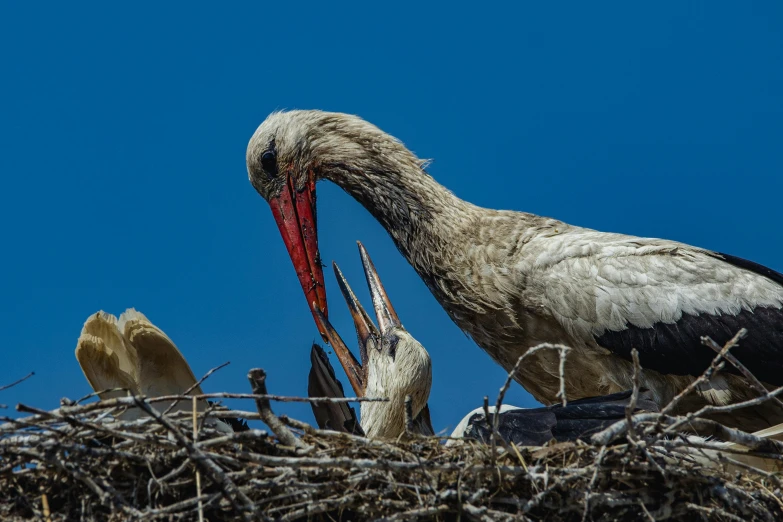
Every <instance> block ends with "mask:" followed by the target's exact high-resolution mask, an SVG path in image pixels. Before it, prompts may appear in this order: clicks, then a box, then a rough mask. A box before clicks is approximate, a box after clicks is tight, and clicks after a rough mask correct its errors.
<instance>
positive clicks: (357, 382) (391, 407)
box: [308, 243, 434, 439]
mask: <svg viewBox="0 0 783 522" xmlns="http://www.w3.org/2000/svg"><path fill="white" fill-rule="evenodd" d="M359 253H360V255H361V259H362V266H363V267H364V275H365V277H366V278H367V285H368V286H369V289H370V295H371V296H372V303H373V308H374V310H375V316H376V318H377V320H378V326H377V327H376V326H375V324H374V323H373V322H372V319H370V316H369V315H368V314H367V312H366V311H365V310H364V307H362V305H361V303H360V302H359V300H358V299H357V298H356V295H355V294H354V293H353V290H351V287H350V286H349V285H348V282H347V281H346V280H345V277H343V274H342V272H341V271H340V268H339V267H338V266H337V264H333V267H334V273H335V276H336V277H337V282H338V284H339V286H340V290H341V291H342V294H343V297H344V298H345V302H346V303H347V304H348V309H349V310H350V312H351V316H352V318H353V321H354V326H355V327H356V334H357V337H358V340H359V353H360V358H361V363H359V362H358V361H357V360H356V358H355V357H354V356H353V354H352V353H351V351H350V350H349V349H348V348H347V347H346V345H345V343H344V342H343V340H342V338H341V337H340V335H339V334H338V333H337V331H336V330H335V329H334V327H333V326H332V324H331V323H330V322H329V320H328V319H327V318H326V316H325V315H324V314H323V313H322V312H321V311H320V310H319V309H318V308H317V307H314V314H315V317H316V320H317V321H318V323H319V325H320V327H321V329H322V331H323V332H324V333H325V335H326V338H327V339H328V340H329V343H330V344H331V345H332V347H333V348H334V351H335V354H336V355H337V358H338V359H339V360H340V363H341V364H342V366H343V368H344V369H345V371H346V374H347V376H348V380H349V382H350V383H351V387H352V388H353V390H354V393H356V395H357V396H358V397H368V398H387V399H388V401H387V402H362V403H361V428H362V430H363V431H364V433H365V434H366V435H367V437H370V438H384V439H394V438H397V437H399V436H401V435H403V434H404V433H405V427H406V426H405V421H406V419H405V398H406V397H407V396H410V397H411V402H412V405H411V406H412V407H411V410H412V411H411V414H412V418H413V425H414V432H415V433H417V434H419V435H433V434H434V431H433V429H432V424H431V423H430V417H429V409H428V407H427V399H428V398H429V395H430V387H431V385H432V364H431V362H430V356H429V354H428V353H427V350H425V349H424V347H423V346H422V345H421V343H419V341H417V340H416V339H415V338H414V337H413V336H412V335H411V334H409V333H408V332H407V331H406V330H405V328H404V327H403V326H402V323H401V322H400V319H399V317H398V316H397V313H396V312H395V311H394V307H393V306H392V304H391V301H390V300H389V297H388V295H387V294H386V291H385V289H384V288H383V285H382V284H381V280H380V278H379V277H378V274H377V272H376V271H375V266H374V265H373V263H372V260H371V259H370V256H369V255H368V254H367V251H366V250H365V248H364V246H363V245H362V244H361V243H359ZM318 349H319V348H318V347H317V345H315V347H314V351H313V370H311V372H310V386H309V390H308V391H309V393H310V395H311V396H321V397H323V396H333V397H334V396H339V395H342V386H341V385H339V383H337V384H336V385H335V384H329V385H324V383H333V382H335V381H336V379H335V378H334V372H333V370H331V366H329V362H328V360H326V361H325V363H324V358H323V357H321V356H319V352H318ZM321 353H322V352H321ZM338 388H339V391H338ZM313 412H314V414H315V416H316V419H317V420H318V421H319V425H321V426H324V425H325V424H327V422H328V421H327V420H326V419H337V420H333V421H331V424H330V427H332V428H333V429H334V428H337V429H344V430H345V431H355V430H352V429H350V426H351V423H352V422H353V421H354V420H355V417H354V418H352V417H351V413H350V411H349V408H347V406H342V407H337V406H334V405H315V404H314V405H313ZM327 425H329V424H327Z"/></svg>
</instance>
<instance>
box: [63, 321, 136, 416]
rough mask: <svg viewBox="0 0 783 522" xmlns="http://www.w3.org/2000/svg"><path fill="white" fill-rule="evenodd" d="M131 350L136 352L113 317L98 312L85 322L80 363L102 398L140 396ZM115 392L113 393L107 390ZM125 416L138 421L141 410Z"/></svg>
mask: <svg viewBox="0 0 783 522" xmlns="http://www.w3.org/2000/svg"><path fill="white" fill-rule="evenodd" d="M129 350H130V351H132V348H131V347H130V346H129V345H128V344H127V342H125V340H124V339H123V338H122V336H121V335H120V332H119V331H118V330H117V318H116V317H114V316H113V315H111V314H107V313H104V312H98V313H97V314H94V315H91V316H90V317H89V318H88V319H87V321H86V322H85V323H84V328H82V333H81V335H79V340H78V341H77V343H76V360H77V361H78V362H79V366H81V369H82V372H84V376H85V377H86V378H87V382H89V383H90V386H91V387H92V389H93V390H94V391H96V392H99V393H98V395H99V396H100V398H101V399H103V400H106V399H112V398H116V397H125V396H127V395H128V391H129V392H130V393H133V394H138V393H139V391H138V388H137V386H136V381H135V379H134V378H133V375H132V373H133V367H132V365H131V359H132V358H133V354H132V353H129ZM118 388H123V389H124V390H127V391H124V390H121V389H118ZM112 389H113V391H108V392H105V391H103V390H112ZM122 417H123V418H126V419H127V418H136V417H138V411H136V410H135V409H131V410H128V411H127V412H125V413H124V414H123V415H122Z"/></svg>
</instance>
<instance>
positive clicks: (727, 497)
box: [0, 334, 783, 522]
mask: <svg viewBox="0 0 783 522" xmlns="http://www.w3.org/2000/svg"><path fill="white" fill-rule="evenodd" d="M740 337H741V335H740V334H738V336H737V337H735V339H732V341H730V342H729V343H727V344H726V346H724V347H723V348H721V347H718V346H717V345H716V346H714V347H713V348H714V349H715V351H716V352H718V355H717V356H716V358H715V360H714V361H713V365H711V367H710V368H709V369H708V370H707V371H706V372H705V374H704V375H703V376H702V377H701V378H699V379H698V380H697V381H695V383H694V384H693V385H692V386H694V387H695V386H696V385H698V383H699V382H701V381H703V380H704V379H708V378H709V376H710V375H711V374H712V372H713V371H719V370H720V369H721V368H722V364H723V362H722V360H723V359H724V358H726V357H727V353H728V351H729V349H730V348H731V346H733V345H734V344H735V343H736V340H737V339H738V338H740ZM710 342H711V341H710ZM554 348H555V349H558V350H560V351H561V352H563V350H562V348H559V347H557V346H556V347H554ZM634 360H635V362H636V365H637V366H638V359H637V358H636V357H634ZM732 363H733V361H732ZM637 377H638V372H637V371H635V373H634V391H633V393H634V395H633V400H632V403H633V404H635V400H636V397H637V396H638V393H639V387H638V379H637ZM265 378H266V375H265V374H264V372H263V371H262V370H251V371H250V372H249V374H248V379H249V381H250V385H251V389H252V391H253V394H227V393H223V394H211V395H202V396H199V400H201V399H207V398H220V397H223V398H225V397H230V398H241V399H249V400H252V401H254V402H255V405H256V410H257V412H250V411H234V412H231V411H226V410H225V409H219V408H218V407H215V406H212V407H210V409H208V410H207V411H206V412H203V413H199V414H198V415H196V414H195V413H194V412H193V411H188V408H187V406H188V405H190V404H191V402H190V401H192V404H193V409H195V405H196V402H197V401H196V399H194V398H192V397H186V396H175V397H171V396H170V397H157V398H143V397H125V398H117V399H110V400H105V401H100V402H92V403H82V402H81V401H78V402H73V401H68V400H65V399H64V400H63V402H62V405H61V407H60V408H58V409H56V410H53V411H43V410H39V409H36V408H32V407H30V406H24V405H21V404H20V405H18V406H17V410H19V411H21V412H23V413H26V414H28V415H27V416H25V417H20V418H16V419H10V418H4V419H2V420H4V421H5V424H2V425H0V520H3V521H17V520H31V519H34V520H40V521H47V522H48V521H60V520H62V521H65V520H68V521H72V520H85V521H93V520H96V521H97V520H101V521H103V520H144V521H145V522H147V521H153V520H167V521H168V520H209V521H212V522H215V521H221V520H226V521H229V520H230V521H234V520H243V521H244V520H404V521H407V520H479V521H491V520H548V521H583V520H594V521H603V520H607V521H608V520H651V521H652V520H726V521H756V520H759V521H768V522H774V521H776V520H783V494H782V493H781V480H780V475H778V474H775V473H770V472H767V471H762V470H760V469H757V468H753V467H750V466H748V465H746V464H737V463H736V462H733V463H730V462H729V461H728V459H727V456H731V452H725V451H723V452H718V451H716V450H719V449H724V446H721V444H720V443H716V442H714V441H711V440H709V439H694V438H690V437H688V436H686V435H687V433H688V430H689V429H691V428H694V427H695V428H698V429H700V431H701V432H702V433H708V434H714V435H717V436H718V437H719V438H720V439H722V440H725V441H730V442H734V443H739V444H742V446H743V448H740V449H734V450H731V451H733V452H735V453H740V454H742V455H744V456H747V455H755V456H760V457H764V458H765V459H767V462H772V463H774V464H779V463H780V461H781V460H783V457H782V456H783V444H781V443H780V442H777V441H774V440H769V439H763V438H760V437H756V436H754V435H750V434H747V433H743V432H740V431H738V430H734V429H731V428H728V427H725V426H722V425H720V424H718V423H716V422H714V421H710V420H708V419H704V418H702V417H701V415H702V414H706V413H710V412H715V411H719V410H726V409H728V408H735V407H741V406H742V405H740V404H738V405H732V406H725V407H705V408H703V409H702V410H701V411H699V412H692V413H691V414H688V415H687V416H677V415H673V414H671V413H670V412H671V411H674V406H675V405H676V404H674V403H676V402H677V401H679V400H681V398H682V397H683V396H685V395H686V394H687V393H690V392H691V391H692V390H684V391H683V393H682V394H680V396H678V397H676V398H675V399H674V400H673V401H672V404H670V405H669V406H667V407H665V408H663V409H662V410H661V412H660V413H642V414H637V415H633V416H632V415H631V414H630V411H632V409H629V410H628V411H629V413H628V415H627V418H626V419H625V420H623V421H620V422H618V423H616V424H614V425H612V426H610V427H608V428H606V429H605V430H603V431H602V432H600V433H597V434H595V435H593V436H592V437H591V438H590V439H589V440H588V441H577V442H568V443H549V444H547V445H545V446H542V447H517V446H514V445H512V444H507V443H505V442H504V441H502V440H500V439H499V438H498V437H491V440H489V441H488V443H482V442H478V441H468V442H465V443H463V444H458V445H454V446H444V445H443V439H442V438H438V437H417V436H412V435H411V436H408V437H406V438H405V440H398V441H379V440H368V439H365V438H363V437H358V436H354V435H349V434H346V433H338V432H334V431H326V430H318V429H314V428H313V427H311V426H309V425H307V424H305V423H302V422H300V421H296V420H294V419H290V418H287V417H285V416H280V417H278V416H276V415H275V414H274V413H273V412H272V409H271V407H270V401H273V400H289V401H290V400H298V401H311V402H324V401H341V400H344V401H348V400H354V399H334V398H333V399H297V398H285V397H277V396H273V395H269V394H268V393H267V390H266V385H265ZM510 379H511V374H510V375H509V380H508V381H507V382H506V384H505V385H504V386H503V388H501V394H500V395H499V397H498V403H500V402H501V401H502V398H503V394H504V393H505V390H506V389H507V388H508V384H509V382H510ZM759 391H760V396H759V398H758V399H754V400H753V401H748V404H749V403H758V402H763V401H769V400H773V401H778V398H777V395H778V394H780V393H783V388H779V389H777V390H774V391H772V392H766V393H764V391H762V390H759ZM172 399H174V400H180V401H182V403H181V404H183V403H184V405H185V407H184V408H181V409H180V410H179V411H177V410H176V409H175V410H174V413H172V414H170V415H161V413H159V411H158V410H163V409H164V408H163V407H160V404H164V405H166V404H170V403H171V401H172ZM563 399H564V400H565V397H563ZM365 400H370V399H365ZM156 403H157V406H158V409H156V408H154V407H153V406H155V405H156ZM485 405H486V398H485ZM129 407H135V408H138V409H141V410H143V411H144V412H145V413H146V415H144V416H143V417H142V418H140V419H137V420H116V419H118V418H121V415H120V414H121V413H122V411H124V410H126V409H127V408H129ZM182 410H184V411H182ZM214 417H224V418H231V417H233V418H236V417H242V418H246V419H249V420H251V421H252V420H263V421H264V423H265V424H266V425H267V426H268V427H269V428H270V429H271V431H270V432H267V431H263V430H259V429H250V430H247V431H238V432H235V433H230V434H226V433H224V432H220V431H218V430H216V429H215V428H214V427H212V426H214ZM486 420H487V426H488V428H490V429H491V431H490V433H497V431H496V427H497V424H496V423H494V424H493V419H492V416H491V415H489V416H488V418H487V419H486ZM743 462H747V460H746V461H743Z"/></svg>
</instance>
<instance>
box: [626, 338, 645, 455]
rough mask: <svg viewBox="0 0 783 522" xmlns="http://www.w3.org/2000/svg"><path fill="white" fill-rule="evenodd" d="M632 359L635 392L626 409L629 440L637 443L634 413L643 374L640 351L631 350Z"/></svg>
mask: <svg viewBox="0 0 783 522" xmlns="http://www.w3.org/2000/svg"><path fill="white" fill-rule="evenodd" d="M631 359H633V392H632V393H631V400H630V401H629V402H628V405H627V406H626V407H625V421H626V422H627V423H628V440H630V441H631V442H636V430H635V429H634V427H633V421H632V420H631V417H633V412H634V411H635V410H636V403H637V401H638V400H639V373H640V372H641V368H642V366H641V364H639V350H637V349H636V348H632V349H631Z"/></svg>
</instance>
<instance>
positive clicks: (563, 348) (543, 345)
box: [487, 343, 571, 431]
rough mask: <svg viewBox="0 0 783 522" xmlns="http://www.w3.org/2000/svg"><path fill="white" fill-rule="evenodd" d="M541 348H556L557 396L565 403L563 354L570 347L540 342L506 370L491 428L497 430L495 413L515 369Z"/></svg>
mask: <svg viewBox="0 0 783 522" xmlns="http://www.w3.org/2000/svg"><path fill="white" fill-rule="evenodd" d="M541 350H557V351H558V352H559V353H560V391H559V392H558V394H557V396H558V397H560V398H562V400H563V406H565V405H566V402H567V401H566V393H565V356H566V354H567V353H568V352H569V351H570V350H571V348H569V347H568V346H565V345H562V344H551V343H541V344H538V345H536V346H534V347H532V348H530V349H529V350H527V351H526V352H525V353H523V354H522V355H520V356H519V358H518V359H517V362H516V364H514V367H513V368H511V371H510V372H508V375H507V376H506V381H505V382H504V383H503V386H501V387H500V392H499V393H498V398H497V400H496V401H495V414H496V415H495V417H494V422H493V424H492V426H490V429H491V430H493V431H497V428H498V424H497V420H498V417H497V414H498V413H499V412H500V407H501V406H502V405H503V399H505V397H506V392H507V391H508V389H509V387H510V386H511V381H513V380H514V376H515V375H516V374H517V371H519V367H520V366H522V361H524V360H525V359H526V358H527V357H528V356H530V355H533V354H534V353H536V352H538V351H541ZM487 411H488V410H487ZM487 422H489V418H487Z"/></svg>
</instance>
